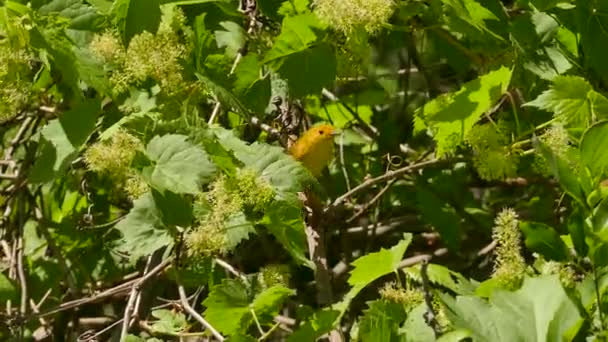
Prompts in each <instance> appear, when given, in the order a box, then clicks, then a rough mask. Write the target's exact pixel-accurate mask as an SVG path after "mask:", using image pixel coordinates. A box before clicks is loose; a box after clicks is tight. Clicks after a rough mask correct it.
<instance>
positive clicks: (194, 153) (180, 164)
mask: <svg viewBox="0 0 608 342" xmlns="http://www.w3.org/2000/svg"><path fill="white" fill-rule="evenodd" d="M187 139H188V137H187V136H185V135H178V134H168V135H164V136H162V137H160V136H156V137H154V138H153V139H152V140H151V141H150V143H149V144H148V146H147V147H146V156H147V157H148V158H150V160H152V161H153V162H154V163H155V165H154V166H153V167H152V170H150V171H149V174H150V176H149V177H150V185H152V186H154V187H156V188H158V189H159V190H165V189H167V190H170V191H172V192H176V193H184V194H196V193H198V192H199V191H200V187H201V186H202V185H203V184H206V183H208V182H210V181H211V180H212V179H213V177H214V176H215V173H216V167H215V165H213V164H212V163H211V161H210V160H209V158H208V157H207V153H206V152H205V151H204V150H203V149H202V148H200V147H198V146H195V145H193V144H192V143H190V142H188V141H187Z"/></svg>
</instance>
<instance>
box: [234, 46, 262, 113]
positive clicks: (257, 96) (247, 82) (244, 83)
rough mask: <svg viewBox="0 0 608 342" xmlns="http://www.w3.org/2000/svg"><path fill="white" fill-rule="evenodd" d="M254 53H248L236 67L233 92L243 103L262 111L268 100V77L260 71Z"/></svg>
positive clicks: (256, 110)
mask: <svg viewBox="0 0 608 342" xmlns="http://www.w3.org/2000/svg"><path fill="white" fill-rule="evenodd" d="M261 71H262V69H261V65H260V64H259V62H258V58H257V56H256V55H255V54H248V55H247V56H245V57H243V59H241V62H240V63H239V65H238V66H237V67H236V70H235V75H236V79H235V81H234V92H235V94H237V95H238V96H239V97H240V98H242V99H243V103H244V104H245V105H247V106H249V107H250V108H251V109H252V110H254V111H255V112H258V113H262V112H264V110H265V109H266V107H267V106H268V102H269V101H270V78H269V77H268V76H266V77H264V76H263V75H262V73H261Z"/></svg>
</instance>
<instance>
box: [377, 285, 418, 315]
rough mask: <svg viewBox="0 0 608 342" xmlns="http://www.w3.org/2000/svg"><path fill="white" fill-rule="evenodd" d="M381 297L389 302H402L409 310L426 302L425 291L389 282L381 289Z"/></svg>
mask: <svg viewBox="0 0 608 342" xmlns="http://www.w3.org/2000/svg"><path fill="white" fill-rule="evenodd" d="M380 297H381V298H382V299H384V300H387V301H389V302H393V303H397V304H402V305H404V306H405V308H406V311H409V310H411V309H413V308H415V307H416V306H418V305H420V304H422V303H423V302H424V293H422V291H420V290H418V289H414V288H408V289H405V288H403V287H399V286H397V285H395V283H387V284H385V285H384V287H383V288H382V289H380Z"/></svg>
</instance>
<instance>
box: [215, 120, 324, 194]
mask: <svg viewBox="0 0 608 342" xmlns="http://www.w3.org/2000/svg"><path fill="white" fill-rule="evenodd" d="M213 132H214V133H215V135H216V136H217V137H218V141H219V143H220V144H221V145H222V146H223V147H224V148H225V149H226V150H228V151H230V152H232V153H233V154H234V156H235V157H236V159H237V160H239V161H240V162H241V163H243V165H244V167H245V168H247V169H251V170H255V171H258V172H259V174H260V177H261V178H263V179H265V180H266V181H268V182H269V183H270V185H271V186H272V187H273V188H274V190H275V192H276V193H277V194H278V196H279V198H281V199H284V200H287V201H290V202H292V203H298V200H297V195H296V194H297V192H300V191H304V190H307V189H311V188H313V187H314V189H316V190H318V188H317V185H318V183H317V180H316V179H315V178H314V176H312V174H311V173H310V172H309V171H308V169H306V168H305V167H304V166H303V165H302V164H300V163H299V162H297V161H296V160H295V159H293V158H292V157H291V156H289V155H287V154H286V153H285V151H284V150H283V149H282V148H280V147H278V146H271V145H268V144H264V143H260V142H255V143H253V144H251V145H248V144H247V143H246V142H244V141H242V140H240V139H238V138H237V137H236V136H235V135H234V133H233V132H232V131H228V130H225V129H222V128H214V129H213Z"/></svg>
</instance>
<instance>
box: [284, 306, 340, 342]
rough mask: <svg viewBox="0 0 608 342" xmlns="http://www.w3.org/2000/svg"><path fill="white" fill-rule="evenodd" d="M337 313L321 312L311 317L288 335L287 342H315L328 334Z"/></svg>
mask: <svg viewBox="0 0 608 342" xmlns="http://www.w3.org/2000/svg"><path fill="white" fill-rule="evenodd" d="M338 316H339V312H337V311H335V310H327V309H325V310H321V311H319V312H317V313H315V314H314V315H313V317H312V318H311V319H310V320H308V321H306V322H305V323H304V324H302V325H301V326H300V327H299V328H298V330H296V331H294V332H293V334H291V335H289V337H288V338H287V342H309V341H316V340H317V339H318V338H319V337H321V336H323V335H324V334H327V333H328V332H330V331H331V330H332V329H333V327H334V323H335V322H336V318H338Z"/></svg>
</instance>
